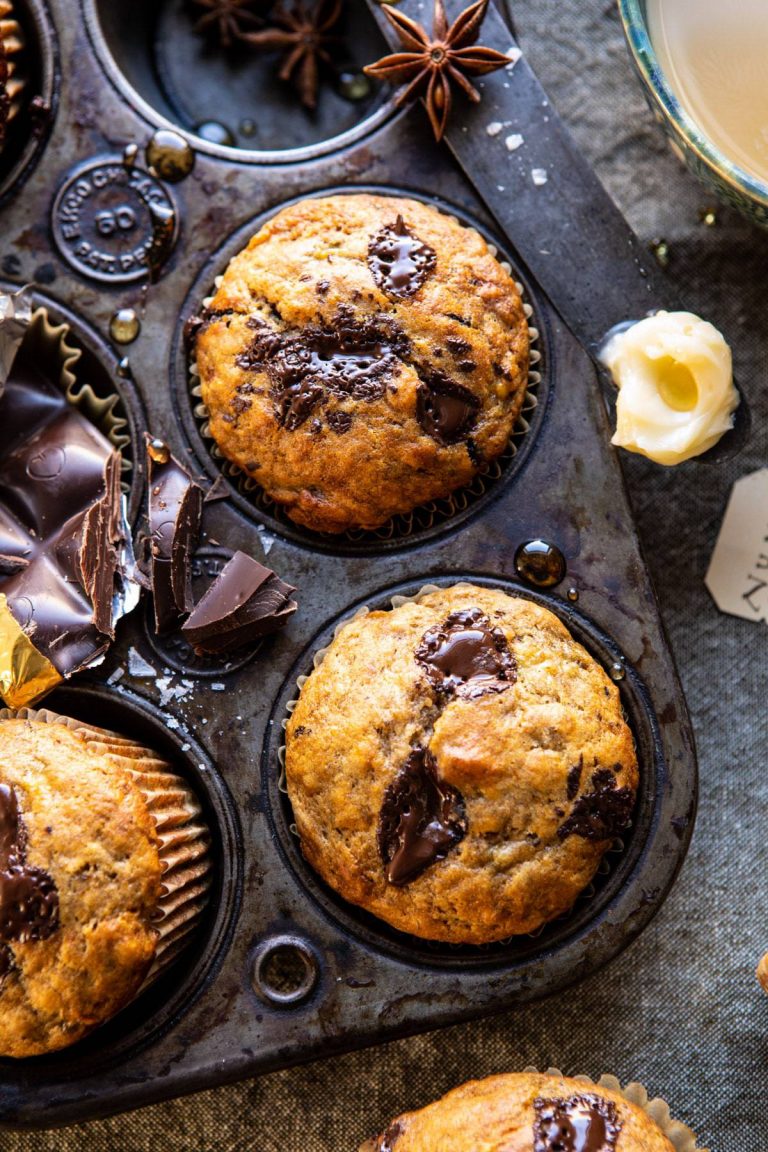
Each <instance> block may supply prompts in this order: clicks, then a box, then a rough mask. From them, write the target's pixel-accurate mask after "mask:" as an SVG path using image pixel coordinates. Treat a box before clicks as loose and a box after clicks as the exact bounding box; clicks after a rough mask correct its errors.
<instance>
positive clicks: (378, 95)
mask: <svg viewBox="0 0 768 1152" xmlns="http://www.w3.org/2000/svg"><path fill="white" fill-rule="evenodd" d="M83 8H84V14H85V23H86V28H87V30H88V36H89V40H90V44H91V46H92V49H93V51H94V52H95V54H96V56H97V58H98V60H99V63H100V65H101V68H102V69H103V71H104V75H105V77H106V78H107V79H108V81H109V82H110V83H111V84H113V85H114V86H115V88H116V89H117V90H118V91H119V92H120V94H121V95H122V96H123V97H124V99H125V100H126V101H127V102H128V103H129V104H131V105H132V106H133V107H135V108H136V109H137V111H138V112H139V113H140V115H142V116H143V117H144V118H145V119H146V120H148V121H149V122H150V123H154V124H156V125H158V126H159V127H164V128H170V129H173V130H175V131H181V132H183V133H184V135H185V136H187V135H188V136H189V137H190V138H191V139H192V140H193V141H194V146H195V148H196V150H198V151H199V152H201V153H204V154H207V155H210V156H212V157H216V158H217V159H221V160H226V161H229V162H231V163H245V164H261V165H263V164H296V163H306V162H309V161H312V160H315V159H318V158H320V157H323V156H326V155H328V154H330V153H334V152H340V151H343V150H344V149H346V148H349V147H350V146H352V145H354V144H358V143H359V142H360V141H362V140H364V139H365V138H366V137H367V136H369V135H370V134H371V133H373V132H375V131H376V130H377V129H379V128H381V127H382V126H383V125H385V124H386V123H387V122H388V121H389V120H391V119H392V118H393V117H395V116H396V115H398V110H397V108H396V105H395V102H394V99H393V94H392V93H391V91H390V90H389V89H388V88H386V87H380V86H379V85H378V84H376V83H375V82H372V83H371V95H370V98H368V99H366V100H365V101H362V102H360V103H359V104H357V103H349V102H346V101H343V100H340V99H339V97H338V96H337V93H336V91H335V85H334V84H333V82H332V79H329V76H328V75H324V76H323V78H322V83H321V87H320V92H319V96H320V99H319V107H318V110H317V111H316V112H315V113H307V112H302V111H300V110H298V109H297V115H296V117H294V116H292V115H291V106H292V104H294V103H296V104H297V101H296V100H295V98H294V97H293V96H292V95H291V94H290V88H289V86H287V85H282V84H279V83H277V84H275V85H274V86H273V89H272V91H273V95H274V96H275V98H276V103H277V112H276V114H274V113H273V110H272V109H271V108H270V105H269V103H268V101H267V99H266V98H265V97H266V89H265V91H264V92H263V93H262V95H261V98H259V96H258V95H257V94H256V91H255V89H256V77H255V76H254V74H253V73H254V65H255V67H256V69H257V70H258V71H259V73H262V72H263V73H264V76H265V78H266V76H268V75H269V74H270V73H272V72H275V71H276V68H275V66H274V58H272V59H269V58H267V59H265V58H264V57H260V56H258V55H256V54H255V53H252V54H248V52H247V50H245V49H242V50H240V51H236V52H234V53H226V52H223V51H221V50H220V49H216V48H215V47H214V46H213V44H212V43H211V42H208V43H206V41H205V39H204V38H203V37H201V36H199V35H197V34H196V33H194V32H193V30H192V24H193V21H192V20H191V19H190V14H191V10H190V8H189V6H186V5H184V4H183V3H182V2H181V0H165V2H164V3H162V4H160V5H158V4H154V3H152V2H151V0H140V2H139V3H138V4H137V5H136V6H135V7H134V8H133V9H131V11H130V12H128V11H127V10H121V9H120V8H119V7H117V6H115V5H114V4H113V3H112V0H84V2H83ZM349 15H350V19H351V22H352V23H353V24H354V27H352V28H351V29H350V40H349V42H350V43H351V44H353V45H354V50H353V51H354V53H355V55H359V56H360V60H359V61H358V62H357V63H356V62H355V61H353V60H351V59H350V60H349V61H348V66H349V69H351V70H352V71H355V72H356V71H357V70H358V66H359V64H360V63H364V62H365V60H366V59H367V57H368V54H369V53H370V52H375V51H376V50H377V49H381V52H380V54H383V53H384V52H385V51H386V43H385V41H384V39H383V38H382V37H381V36H380V34H379V33H378V31H377V29H376V25H375V23H374V21H373V20H372V18H371V16H370V15H369V14H368V13H367V12H366V11H365V8H364V5H362V4H358V3H357V0H355V4H354V5H353V7H352V10H351V11H350V13H349ZM164 42H165V43H171V44H172V45H173V53H174V55H173V56H172V57H170V58H169V57H168V56H167V55H166V54H164V53H163V50H162V49H163V44H164ZM370 58H371V59H373V58H374V57H373V56H372V55H371V56H370ZM249 71H250V76H249ZM261 82H262V83H263V81H261ZM233 83H234V85H235V92H236V98H235V99H234V100H232V99H231V98H230V103H229V104H228V96H229V92H228V87H229V85H231V84H233ZM252 90H253V95H251V92H252ZM237 97H239V99H238V98H237ZM329 104H331V105H332V107H331V108H329V107H328V105H329ZM195 109H197V111H195ZM207 109H215V110H216V113H215V115H209V114H208V112H207ZM219 117H220V118H221V120H222V121H225V123H224V124H223V125H222V126H223V127H226V128H227V129H228V130H229V133H230V135H231V136H232V138H233V143H232V144H231V145H230V144H223V143H216V142H214V141H211V140H207V139H206V138H205V136H204V135H203V136H201V134H200V132H199V131H198V125H199V123H200V122H201V121H202V122H205V121H209V120H214V121H216V122H217V123H218V122H219ZM196 121H197V123H196ZM294 124H297V128H296V132H295V134H292V137H293V135H295V138H289V139H288V141H287V142H286V139H285V138H286V137H287V136H288V134H289V133H290V132H291V130H292V128H293V127H294ZM302 136H303V137H305V139H304V140H302ZM235 139H237V144H235V142H234V141H235Z"/></svg>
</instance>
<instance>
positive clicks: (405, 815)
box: [378, 748, 467, 886]
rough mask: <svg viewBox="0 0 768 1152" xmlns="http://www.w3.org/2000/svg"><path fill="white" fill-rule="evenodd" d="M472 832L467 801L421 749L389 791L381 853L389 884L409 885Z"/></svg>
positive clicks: (381, 824)
mask: <svg viewBox="0 0 768 1152" xmlns="http://www.w3.org/2000/svg"><path fill="white" fill-rule="evenodd" d="M466 832H467V815H466V810H465V807H464V799H463V797H462V795H461V793H460V792H459V791H458V789H457V788H453V787H452V786H451V785H450V784H446V783H445V782H444V781H442V780H440V779H438V775H437V763H436V761H435V758H434V756H433V755H432V754H431V752H429V751H427V750H426V749H425V748H416V749H414V751H413V752H411V754H410V756H409V757H408V759H407V761H406V763H405V767H404V768H403V769H402V770H401V771H400V772H399V773H398V774H397V776H396V777H395V779H394V781H393V782H392V783H391V784H390V786H389V787H388V788H387V790H386V792H385V794H384V802H383V804H382V807H381V815H380V818H379V836H378V839H379V852H380V853H381V859H382V861H383V862H384V865H385V866H386V869H387V880H388V881H389V883H390V884H396V885H398V886H402V885H404V884H409V883H410V882H411V881H412V880H415V879H416V878H417V877H418V876H420V875H421V874H422V872H424V870H425V869H426V868H429V866H430V864H434V863H435V861H436V860H442V859H444V857H446V856H447V855H448V853H449V852H450V851H451V849H452V848H455V847H456V845H457V844H459V843H460V842H461V841H462V840H463V838H464V836H465V835H466Z"/></svg>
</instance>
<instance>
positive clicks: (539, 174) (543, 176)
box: [531, 168, 549, 188]
mask: <svg viewBox="0 0 768 1152" xmlns="http://www.w3.org/2000/svg"><path fill="white" fill-rule="evenodd" d="M531 179H532V180H533V182H534V184H535V185H536V187H537V188H540V187H541V186H542V184H546V182H547V180H548V179H549V177H548V176H547V170H546V168H531Z"/></svg>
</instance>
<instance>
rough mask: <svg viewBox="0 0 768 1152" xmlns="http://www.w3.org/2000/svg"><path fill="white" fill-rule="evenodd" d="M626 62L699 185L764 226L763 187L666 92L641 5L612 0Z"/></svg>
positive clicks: (767, 200)
mask: <svg viewBox="0 0 768 1152" xmlns="http://www.w3.org/2000/svg"><path fill="white" fill-rule="evenodd" d="M618 5H619V14H620V16H621V21H622V24H623V26H624V35H625V37H626V40H627V45H628V47H629V53H630V57H631V59H632V62H633V64H634V66H635V70H636V72H637V74H638V76H639V77H640V80H641V83H642V85H643V89H644V92H645V97H646V100H647V101H648V104H649V105H650V108H651V111H652V112H653V114H654V116H655V118H656V120H657V121H658V122H659V123H660V124H661V126H662V128H663V129H664V131H665V132H666V134H667V136H668V138H669V140H670V141H671V142H672V144H673V145H674V146H675V149H676V151H678V152H679V153H680V154H681V156H682V159H683V160H684V161H685V163H686V164H687V165H688V167H689V168H690V169H691V171H692V172H693V173H694V175H695V176H697V177H698V178H699V179H700V180H701V181H702V182H703V183H705V184H708V185H709V186H710V187H711V188H713V189H714V190H715V191H716V192H717V193H718V195H719V196H721V197H722V198H723V199H724V200H725V201H726V202H727V203H728V204H731V205H733V207H734V208H737V209H738V210H739V211H740V212H743V213H744V214H745V215H746V216H748V217H749V218H750V219H751V220H753V221H754V222H755V223H757V224H760V225H761V226H762V227H764V228H766V227H768V184H764V183H762V181H760V180H757V179H756V178H755V177H754V176H751V175H750V174H749V173H748V172H745V171H744V169H743V168H740V167H739V166H738V165H737V164H734V163H733V162H732V161H731V160H729V159H728V157H727V156H725V155H724V154H723V153H722V152H721V151H720V150H719V148H717V147H716V146H715V145H714V144H713V143H712V141H711V140H709V139H708V137H706V136H704V135H703V134H702V132H701V130H700V129H699V128H698V126H697V125H696V123H695V122H694V121H693V120H692V119H691V117H690V116H689V115H688V113H687V112H686V111H685V109H684V108H683V107H682V106H681V104H680V102H679V100H678V99H677V97H676V96H675V94H674V92H673V91H672V89H671V88H670V87H669V85H668V83H667V81H666V79H665V77H664V73H663V72H662V70H661V67H660V65H659V62H658V59H657V57H656V52H655V51H654V48H653V44H652V43H651V38H650V36H649V34H648V25H647V21H646V14H645V2H644V0H618Z"/></svg>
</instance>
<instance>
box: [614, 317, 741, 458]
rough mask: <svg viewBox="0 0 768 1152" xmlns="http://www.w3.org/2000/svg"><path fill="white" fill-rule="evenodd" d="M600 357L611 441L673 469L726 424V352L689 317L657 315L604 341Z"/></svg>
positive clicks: (734, 397) (729, 399)
mask: <svg viewBox="0 0 768 1152" xmlns="http://www.w3.org/2000/svg"><path fill="white" fill-rule="evenodd" d="M600 359H601V360H602V362H603V364H605V366H606V368H607V369H608V370H609V372H610V373H611V376H612V377H613V381H614V383H615V385H616V387H617V388H618V389H619V395H618V398H617V400H616V418H617V419H616V433H615V435H614V437H613V440H612V441H611V443H613V444H617V445H619V447H621V448H627V449H628V450H629V451H630V452H639V453H640V454H641V455H642V456H647V457H649V459H651V460H655V461H656V462H657V463H658V464H680V463H682V461H683V460H689V459H690V458H691V457H692V456H699V455H700V454H701V453H702V452H706V451H707V449H708V448H711V447H712V446H713V444H716V443H717V441H718V440H719V439H720V437H721V436H722V435H723V433H725V432H727V431H728V430H729V429H730V428H731V427H732V425H733V413H734V411H735V410H736V408H737V406H738V403H739V394H738V392H737V390H736V388H735V387H734V383H733V370H732V363H731V350H730V348H729V347H728V345H727V344H726V342H725V340H724V338H723V336H722V335H721V333H720V332H718V330H717V328H715V327H714V326H713V325H712V324H709V323H708V322H707V321H706V320H702V319H700V318H699V317H698V316H694V314H693V313H692V312H657V313H656V314H655V315H654V316H649V317H648V318H647V319H645V320H640V321H638V323H637V324H633V325H632V326H631V327H630V328H627V329H625V330H624V331H623V332H618V333H616V335H614V336H612V337H610V338H609V340H608V341H607V342H606V344H605V346H604V348H603V350H602V352H601V354H600Z"/></svg>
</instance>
